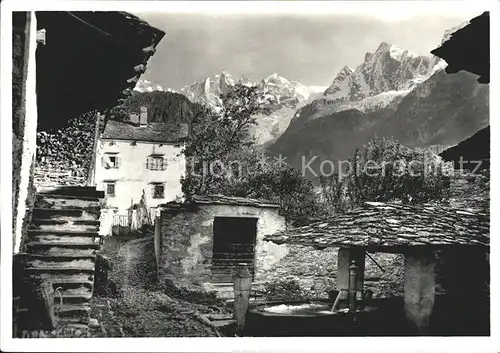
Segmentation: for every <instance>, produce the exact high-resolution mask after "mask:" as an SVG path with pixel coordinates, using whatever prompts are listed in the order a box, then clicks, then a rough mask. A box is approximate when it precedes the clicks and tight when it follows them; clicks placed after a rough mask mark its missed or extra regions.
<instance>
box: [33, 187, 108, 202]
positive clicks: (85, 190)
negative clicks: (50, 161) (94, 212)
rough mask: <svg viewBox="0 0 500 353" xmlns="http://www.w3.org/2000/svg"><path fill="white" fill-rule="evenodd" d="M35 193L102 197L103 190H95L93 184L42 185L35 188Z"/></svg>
mask: <svg viewBox="0 0 500 353" xmlns="http://www.w3.org/2000/svg"><path fill="white" fill-rule="evenodd" d="M37 194H39V195H43V196H48V195H57V196H66V197H68V196H73V197H86V198H96V199H102V198H104V191H97V190H96V188H95V187H93V186H55V187H44V188H39V189H38V190H37Z"/></svg>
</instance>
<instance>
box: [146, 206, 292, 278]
mask: <svg viewBox="0 0 500 353" xmlns="http://www.w3.org/2000/svg"><path fill="white" fill-rule="evenodd" d="M215 217H250V218H257V219H258V221H257V240H256V247H255V254H256V264H255V265H256V273H255V280H256V281H262V280H264V279H265V277H266V273H267V271H268V270H269V269H270V268H272V267H273V266H274V265H275V264H276V263H278V262H279V261H281V259H282V258H283V257H284V256H285V255H286V253H287V248H286V246H279V245H276V244H272V243H269V242H265V241H264V240H263V238H264V236H265V235H266V234H270V233H274V232H276V231H278V230H281V229H284V227H285V220H284V218H283V217H282V216H280V215H279V214H278V209H276V208H262V207H251V206H235V205H197V206H196V207H193V208H191V209H187V208H186V209H184V210H181V211H175V212H172V210H169V209H163V210H162V211H161V215H160V217H159V218H158V219H157V221H159V222H161V239H157V241H156V242H155V245H156V246H158V245H160V247H161V248H160V249H159V251H158V250H157V253H158V252H159V256H158V260H157V261H158V263H159V266H158V276H159V278H160V280H162V279H165V278H171V279H175V280H177V281H180V282H182V283H183V284H186V285H189V284H194V285H204V284H206V283H209V282H210V274H211V259H212V249H213V222H214V218H215Z"/></svg>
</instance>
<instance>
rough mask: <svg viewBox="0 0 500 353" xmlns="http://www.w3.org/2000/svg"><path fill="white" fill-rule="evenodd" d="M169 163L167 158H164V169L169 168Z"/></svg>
mask: <svg viewBox="0 0 500 353" xmlns="http://www.w3.org/2000/svg"><path fill="white" fill-rule="evenodd" d="M167 165H168V162H167V159H166V158H163V165H162V170H166V169H167Z"/></svg>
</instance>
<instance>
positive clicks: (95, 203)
mask: <svg viewBox="0 0 500 353" xmlns="http://www.w3.org/2000/svg"><path fill="white" fill-rule="evenodd" d="M35 207H39V208H81V209H85V208H97V207H99V199H97V198H88V197H75V196H65V195H40V194H38V195H37V200H36V201H35Z"/></svg>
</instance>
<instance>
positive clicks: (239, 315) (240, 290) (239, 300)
mask: <svg viewBox="0 0 500 353" xmlns="http://www.w3.org/2000/svg"><path fill="white" fill-rule="evenodd" d="M233 289H234V319H235V320H236V323H237V330H238V332H239V333H241V332H242V331H243V328H244V326H245V317H246V314H247V310H248V302H249V299H250V290H251V289H252V274H251V273H250V271H248V266H247V265H246V264H239V269H238V270H237V271H236V274H235V275H234V278H233Z"/></svg>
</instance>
